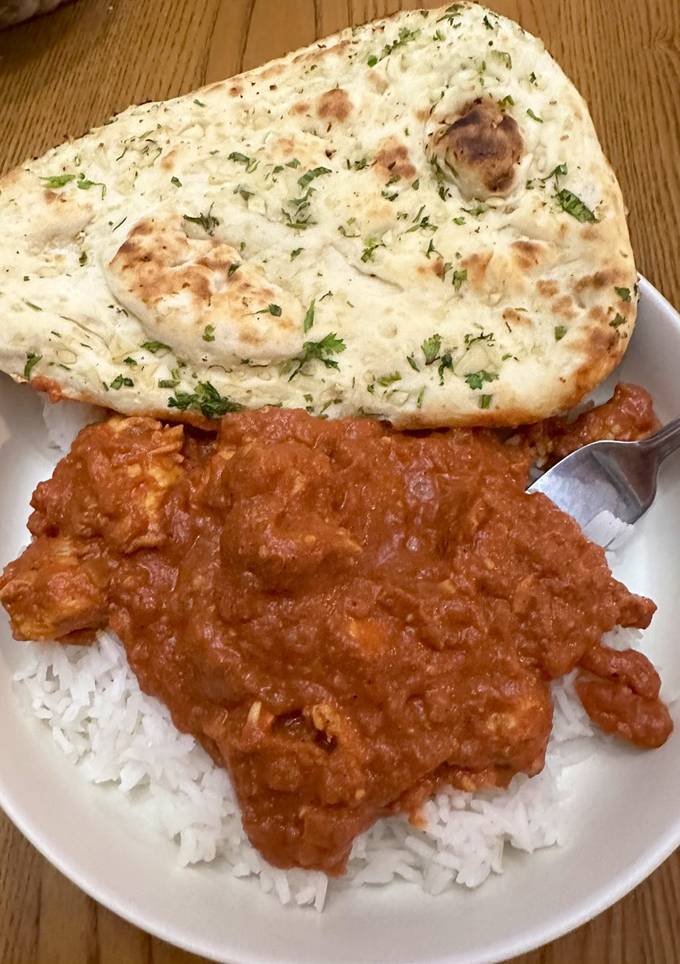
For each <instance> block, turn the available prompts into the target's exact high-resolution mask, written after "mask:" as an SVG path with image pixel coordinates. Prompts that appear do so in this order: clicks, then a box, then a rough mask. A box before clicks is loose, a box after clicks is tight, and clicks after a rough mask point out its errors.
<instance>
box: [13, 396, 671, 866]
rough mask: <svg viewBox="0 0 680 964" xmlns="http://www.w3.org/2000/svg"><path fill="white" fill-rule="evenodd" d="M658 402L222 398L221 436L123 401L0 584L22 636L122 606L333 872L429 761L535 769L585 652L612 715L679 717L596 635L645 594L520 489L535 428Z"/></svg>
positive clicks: (164, 690) (585, 425)
mask: <svg viewBox="0 0 680 964" xmlns="http://www.w3.org/2000/svg"><path fill="white" fill-rule="evenodd" d="M654 424H655V421H654V415H653V411H652V408H651V402H650V400H649V397H648V396H647V394H646V393H645V392H643V391H642V390H641V389H636V388H632V387H622V388H620V389H619V390H618V391H617V395H616V397H615V399H614V400H613V401H612V402H610V403H609V405H608V407H604V408H602V409H600V410H595V411H594V412H590V413H589V414H587V415H584V416H581V418H580V419H578V420H577V421H576V422H571V423H569V422H567V421H566V420H552V421H551V422H550V423H547V424H546V425H544V427H543V428H534V429H529V430H526V431H524V432H523V433H521V434H516V435H514V436H513V437H512V438H511V439H509V440H507V441H503V440H502V438H501V436H500V435H499V434H497V433H494V432H492V431H488V430H464V429H452V430H448V431H434V432H418V433H401V432H395V431H393V430H391V429H390V428H389V427H386V426H385V425H381V424H379V423H376V422H372V421H367V420H360V419H348V420H343V421H324V420H322V419H318V418H312V417H311V416H309V415H307V414H306V413H304V412H302V411H286V410H282V409H268V410H262V411H259V412H243V413H239V414H235V415H229V416H227V417H225V418H224V419H223V421H222V422H221V425H220V429H219V434H218V436H217V437H216V438H215V437H214V436H208V435H199V434H198V433H196V432H194V431H191V430H187V429H185V428H183V427H182V426H170V425H162V424H161V423H160V422H158V421H155V420H153V419H150V418H120V417H113V418H111V419H110V420H109V421H108V422H105V423H102V424H99V425H95V426H91V427H89V428H86V429H85V430H84V431H82V432H81V433H80V435H79V436H78V438H77V440H76V441H75V442H74V444H73V447H72V449H71V452H70V454H69V455H68V456H67V457H66V458H64V459H63V460H62V461H61V463H60V464H59V465H58V466H57V468H56V470H55V472H54V475H53V477H52V479H51V480H49V481H48V482H44V483H42V484H40V485H39V486H38V488H37V489H36V492H35V494H34V496H33V502H32V504H33V506H34V508H35V511H34V513H33V515H32V516H31V519H30V522H29V528H30V530H31V532H32V534H33V537H34V538H33V542H32V543H31V545H30V546H29V547H28V549H26V551H25V552H24V553H23V555H22V556H21V557H20V558H19V559H18V560H17V561H16V562H13V563H11V564H10V565H9V566H8V567H7V569H6V570H5V573H4V575H3V577H2V579H1V580H0V600H1V601H2V603H3V604H4V606H5V607H6V608H7V610H8V612H9V614H10V617H11V620H12V627H13V631H14V634H15V636H16V637H17V638H19V639H55V640H58V641H60V642H64V643H69V642H79V643H82V642H87V641H89V640H91V639H92V638H93V637H94V633H95V631H96V630H97V629H100V628H101V627H104V626H110V627H111V628H112V629H113V630H115V631H116V632H117V633H118V634H119V636H120V638H121V639H122V641H123V643H124V645H125V648H126V650H127V654H128V658H129V661H130V665H131V666H132V668H133V670H134V671H135V673H136V674H137V677H138V678H139V682H140V685H141V686H142V688H143V689H144V690H145V691H146V692H147V693H150V694H152V695H153V696H156V697H158V698H159V699H161V700H162V701H163V702H164V703H165V704H166V705H167V706H168V707H169V708H170V711H171V713H172V717H173V720H174V721H175V723H176V725H177V726H178V727H179V728H180V729H181V730H184V731H186V732H188V733H192V734H193V735H194V736H195V737H196V738H197V739H198V740H199V741H200V742H201V743H202V744H203V746H204V747H205V748H206V749H207V750H208V752H209V753H210V754H211V755H212V757H213V758H214V760H215V761H216V762H217V763H218V764H220V765H224V766H226V767H227V768H228V769H229V771H230V773H231V776H232V779H233V782H234V785H235V788H236V792H237V794H238V799H239V801H240V804H241V808H242V812H243V819H244V825H245V828H246V831H247V833H248V835H249V837H250V839H251V841H252V842H253V844H254V845H255V846H256V847H257V848H258V849H259V850H260V851H261V852H262V854H263V855H264V856H265V857H266V858H267V859H268V860H269V861H271V862H272V863H273V864H276V865H277V866H280V867H291V866H301V867H310V868H319V869H322V870H325V871H326V872H328V873H330V874H339V873H341V872H342V871H343V869H344V867H345V864H346V861H347V857H348V854H349V850H350V847H351V845H352V841H353V840H354V838H355V837H356V835H357V834H359V833H360V832H361V831H363V830H365V829H366V828H367V827H369V826H370V825H371V824H372V823H373V822H374V821H375V820H376V819H377V818H378V817H380V816H381V815H384V814H387V813H394V812H397V811H406V812H408V813H410V814H414V813H416V812H417V809H418V807H419V805H420V804H421V803H422V801H423V800H424V799H425V798H426V797H427V795H429V794H431V793H432V792H433V791H434V790H435V789H436V788H437V787H438V786H441V785H452V786H454V787H461V788H463V789H466V790H471V789H474V788H482V787H504V786H506V785H507V784H508V782H509V781H510V779H511V778H512V776H513V775H514V774H515V773H519V772H522V773H527V774H535V773H538V772H539V771H540V770H541V768H542V767H543V763H544V756H545V749H546V744H547V741H548V737H549V734H550V729H551V723H552V703H551V698H550V681H551V680H554V679H557V678H558V677H560V676H562V675H563V674H565V673H568V672H569V671H570V670H572V669H573V668H574V667H581V676H580V678H579V682H578V683H577V690H578V692H579V695H580V697H581V699H582V701H583V703H584V706H585V708H586V710H587V711H588V713H589V714H590V716H591V717H592V718H593V719H594V720H595V721H596V722H597V723H598V724H599V725H600V726H601V727H602V728H603V729H605V730H607V731H608V732H613V733H617V734H619V735H620V736H622V737H623V738H624V739H627V740H629V741H631V742H632V743H634V744H636V745H638V746H643V747H655V746H659V745H660V744H662V743H663V742H664V740H665V739H666V738H667V737H668V735H669V733H670V731H671V729H672V723H671V721H670V717H669V715H668V711H667V710H666V708H665V706H664V705H663V703H661V702H660V700H659V698H658V693H659V678H658V676H657V674H656V672H655V671H654V669H653V667H652V666H651V664H650V663H649V661H648V660H647V659H646V657H645V656H643V655H641V654H640V653H636V652H631V651H626V652H615V651H613V650H611V649H608V648H607V647H605V646H603V645H602V643H601V640H602V636H603V634H604V633H606V632H607V631H608V630H610V629H612V628H613V627H614V626H617V625H621V626H636V627H645V626H647V625H648V623H649V621H650V619H651V617H652V614H653V612H654V608H655V607H654V604H653V603H652V602H651V601H650V600H648V599H644V598H642V597H639V596H635V595H633V594H631V593H630V592H629V591H628V590H627V589H626V588H625V586H623V585H622V584H621V583H619V582H617V581H616V580H615V579H614V578H613V577H612V575H611V573H610V571H609V568H608V565H607V563H606V561H605V556H604V552H603V551H602V550H601V549H600V548H598V547H597V546H595V545H593V544H591V543H589V542H588V541H587V540H586V539H585V538H584V537H583V535H582V534H581V532H580V530H579V528H578V526H577V525H576V523H575V522H573V521H572V520H571V519H570V518H569V517H568V516H566V515H564V514H563V513H562V512H560V511H559V510H558V509H557V508H556V507H555V506H554V505H553V504H552V503H551V502H550V501H549V500H548V499H547V498H545V497H544V496H542V495H531V496H530V495H527V494H526V492H525V487H526V484H527V472H528V468H529V465H530V463H531V461H532V458H534V457H535V455H536V452H537V451H539V450H540V455H541V457H542V458H544V459H549V458H550V452H551V446H552V448H553V449H554V448H555V447H557V449H558V450H559V453H560V454H564V452H566V451H567V450H568V449H569V447H570V445H571V447H576V446H577V445H578V444H583V442H584V441H589V440H591V438H592V437H596V436H598V435H612V434H613V435H618V436H619V437H637V436H638V435H643V434H647V433H648V432H649V431H650V430H651V429H652V428H653V427H654ZM553 443H554V444H553Z"/></svg>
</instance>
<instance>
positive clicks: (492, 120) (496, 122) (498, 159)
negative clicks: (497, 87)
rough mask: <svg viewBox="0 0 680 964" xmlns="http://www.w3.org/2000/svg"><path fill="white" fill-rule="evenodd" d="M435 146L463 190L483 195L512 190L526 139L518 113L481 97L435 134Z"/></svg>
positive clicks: (468, 194)
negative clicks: (515, 114) (514, 114)
mask: <svg viewBox="0 0 680 964" xmlns="http://www.w3.org/2000/svg"><path fill="white" fill-rule="evenodd" d="M432 150H433V154H434V157H435V158H436V159H437V160H438V161H441V162H442V163H441V164H440V169H441V170H443V171H444V173H445V174H447V176H449V177H451V178H452V179H453V180H454V181H455V183H456V184H457V186H458V189H459V190H460V192H461V194H463V195H464V196H465V197H468V198H473V197H474V198H482V199H483V198H486V197H489V196H490V195H494V194H496V195H498V194H500V195H505V194H508V193H509V192H510V191H511V190H512V188H513V187H514V184H515V175H516V172H517V168H518V165H519V162H520V161H521V159H522V155H523V152H524V140H523V138H522V134H521V132H520V129H519V127H518V125H517V121H516V120H515V119H514V117H512V116H511V115H510V114H509V113H507V112H506V111H502V110H501V109H500V107H499V106H498V104H497V103H496V102H495V101H493V100H489V99H482V98H478V99H477V100H474V101H473V102H472V103H471V104H468V105H466V106H465V107H463V109H462V111H461V113H460V116H459V117H458V118H457V119H456V120H454V121H453V123H451V124H448V126H445V127H444V129H443V130H440V131H439V132H438V133H436V134H435V136H434V139H433V143H432Z"/></svg>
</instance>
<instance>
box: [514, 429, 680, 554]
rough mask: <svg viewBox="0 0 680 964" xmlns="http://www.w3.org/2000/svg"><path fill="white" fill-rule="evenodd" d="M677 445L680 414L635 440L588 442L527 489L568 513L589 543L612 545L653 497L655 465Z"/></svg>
mask: <svg viewBox="0 0 680 964" xmlns="http://www.w3.org/2000/svg"><path fill="white" fill-rule="evenodd" d="M679 448H680V418H676V419H673V421H672V422H669V423H668V424H667V425H664V427H663V428H661V429H660V430H659V431H658V432H655V433H654V435H650V436H649V438H646V439H642V440H641V441H639V442H614V441H600V442H591V443H590V445H584V446H583V448H581V449H577V451H576V452H572V453H571V455H567V457H566V458H564V459H562V461H561V462H558V463H557V465H554V466H553V467H552V468H551V469H548V471H547V472H545V473H544V474H543V475H542V476H541V477H540V478H539V479H537V480H536V482H534V483H533V484H532V485H530V486H529V488H528V489H527V491H528V492H542V493H543V495H547V496H548V498H549V499H551V500H552V501H553V502H554V503H555V505H557V506H558V507H559V508H560V509H562V511H563V512H566V513H567V514H568V515H570V516H572V517H573V518H574V519H576V521H577V522H578V524H579V525H580V526H581V528H582V529H583V530H584V532H585V533H586V535H588V536H589V538H591V539H592V541H593V542H598V543H599V544H600V545H602V546H604V548H612V547H614V544H615V543H616V541H617V539H618V537H619V536H621V535H622V533H623V532H625V531H627V530H626V527H625V526H621V525H620V522H622V523H625V524H627V525H632V524H633V523H634V522H637V520H638V519H639V518H640V517H641V516H643V515H644V514H645V512H646V511H647V509H649V507H650V505H651V504H652V502H653V501H654V497H655V495H656V482H657V474H658V471H659V466H660V465H661V463H662V462H663V461H664V459H666V458H667V457H668V456H669V455H671V453H673V452H675V451H676V450H677V449H679Z"/></svg>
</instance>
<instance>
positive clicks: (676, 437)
mask: <svg viewBox="0 0 680 964" xmlns="http://www.w3.org/2000/svg"><path fill="white" fill-rule="evenodd" d="M642 447H643V448H644V450H645V451H647V452H649V453H650V454H652V455H654V456H656V459H657V462H659V463H660V462H663V460H664V459H665V458H668V456H669V455H672V453H673V452H675V451H677V450H678V449H680V418H674V419H673V421H672V422H668V424H667V425H664V426H663V428H660V429H659V431H658V432H655V433H654V435H650V437H649V438H648V439H645V440H644V442H643V443H642Z"/></svg>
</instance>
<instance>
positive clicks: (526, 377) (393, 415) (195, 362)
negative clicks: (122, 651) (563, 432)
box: [0, 3, 637, 427]
mask: <svg viewBox="0 0 680 964" xmlns="http://www.w3.org/2000/svg"><path fill="white" fill-rule="evenodd" d="M0 225H1V228H2V230H1V231H0V238H1V239H2V240H1V242H0V289H1V290H0V310H1V311H2V316H3V325H2V329H1V330H0V367H1V368H3V369H4V370H5V371H7V372H9V374H10V375H12V376H13V377H14V378H16V379H17V380H21V379H30V380H31V381H32V382H33V383H34V385H35V386H36V387H37V388H41V389H44V390H48V391H50V393H51V394H52V395H53V396H55V397H68V398H79V399H84V400H87V401H90V402H95V403H97V404H100V405H105V406H108V407H110V408H114V409H117V410H118V411H121V412H127V413H140V412H144V413H156V414H161V415H163V416H165V417H176V418H184V419H201V418H204V417H215V416H219V415H221V414H224V412H227V411H232V410H235V409H237V408H238V407H240V406H247V407H254V406H262V405H285V406H298V407H303V408H306V409H307V410H308V411H310V412H313V413H316V414H325V415H328V416H332V417H336V416H341V415H354V414H357V413H360V414H366V415H374V416H379V417H382V418H388V419H390V420H391V421H392V422H394V423H395V424H396V425H399V426H403V427H414V426H427V425H444V424H446V425H449V424H450V425H454V424H458V425H461V424H462V425H465V424H467V425H483V424H491V425H514V424H518V423H521V422H529V421H534V420H537V419H540V418H544V417H546V416H549V415H552V414H554V413H556V412H558V411H562V410H564V409H567V408H569V407H570V406H572V405H574V404H575V403H576V402H578V401H579V400H580V399H581V398H582V397H583V396H584V395H585V394H586V393H587V392H589V391H590V390H591V389H592V388H593V387H594V386H595V385H597V384H598V383H599V382H600V381H602V380H603V379H604V378H605V377H606V376H607V375H608V374H609V372H610V371H611V370H612V369H613V368H614V366H615V365H616V364H617V363H618V361H619V360H620V358H621V356H622V354H623V352H624V351H625V348H626V345H627V343H628V339H629V336H630V334H631V332H632V328H633V324H634V319H635V310H636V301H637V286H636V271H635V266H634V262H633V255H632V252H631V247H630V242H629V238H628V231H627V227H626V221H625V213H624V206H623V201H622V198H621V192H620V190H619V186H618V183H617V181H616V178H615V176H614V174H613V172H612V170H611V168H610V166H609V164H608V163H607V161H606V159H605V157H604V155H603V153H602V150H601V148H600V145H599V143H598V140H597V136H596V134H595V131H594V129H593V125H592V122H591V119H590V116H589V113H588V109H587V107H586V105H585V103H584V101H583V100H582V98H581V97H580V95H579V94H578V93H577V91H576V90H575V89H574V87H573V85H572V84H571V83H570V81H569V80H568V79H567V78H566V77H565V75H564V74H563V73H562V71H561V70H560V68H559V67H558V66H557V65H556V63H555V62H554V60H553V59H552V58H551V57H550V55H549V54H548V53H547V52H546V50H545V49H544V47H543V45H542V44H541V43H540V41H538V40H536V39H535V38H534V37H532V36H530V35H529V34H527V33H526V32H525V31H523V30H522V29H521V28H520V27H519V26H518V25H517V24H515V23H513V22H511V21H509V20H506V19H504V18H503V17H499V16H497V15H496V14H494V13H491V12H490V11H487V10H485V9H484V8H483V7H479V6H477V5H472V4H465V3H460V4H458V3H457V4H453V5H452V6H450V7H447V8H441V9H438V10H431V11H429V12H428V11H410V12H404V13H400V14H398V15H397V16H395V17H392V18H391V19H388V20H383V21H378V22H376V23H370V24H367V25H365V26H362V27H357V28H353V29H348V30H345V31H343V32H342V33H340V34H338V35H336V36H334V37H332V38H329V39H327V40H324V41H321V42H319V43H316V44H314V45H312V46H311V47H308V48H306V49H304V50H301V51H298V52H295V53H291V54H289V55H288V56H287V57H284V58H283V59H281V60H277V61H273V62H272V63H269V64H266V65H265V66H263V67H260V68H257V69H256V70H252V71H249V72H247V73H245V74H242V75H240V76H238V77H235V78H233V79H231V80H227V81H224V82H223V83H218V84H214V85H212V86H210V87H206V88H205V89H203V90H201V91H199V92H198V93H196V94H190V95H187V96H184V97H180V98H177V99H176V100H172V101H169V102H167V103H153V104H146V105H144V106H142V107H135V108H132V109H130V110H128V111H125V112H124V113H123V114H121V115H119V116H118V117H116V118H114V119H113V120H112V121H111V122H110V123H109V124H107V125H105V126H103V127H101V128H99V129H97V130H93V131H92V132H90V133H89V134H87V135H86V136H85V137H82V138H80V139H79V140H76V141H73V142H70V143H68V144H64V145H62V146H61V147H58V148H56V149H55V150H52V151H50V152H49V153H48V154H47V155H45V156H44V157H42V158H41V159H39V160H37V161H32V162H30V163H27V164H25V165H23V166H22V167H21V168H19V169H17V170H15V171H13V172H12V173H10V174H9V175H7V176H6V177H5V178H4V180H2V182H0Z"/></svg>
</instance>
